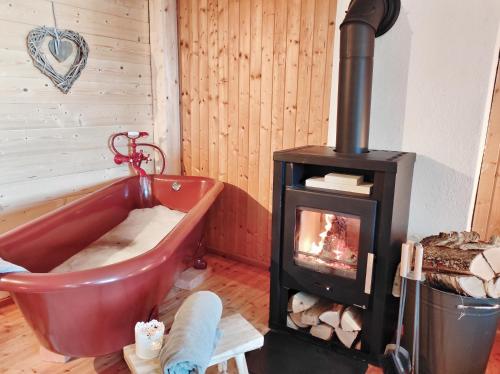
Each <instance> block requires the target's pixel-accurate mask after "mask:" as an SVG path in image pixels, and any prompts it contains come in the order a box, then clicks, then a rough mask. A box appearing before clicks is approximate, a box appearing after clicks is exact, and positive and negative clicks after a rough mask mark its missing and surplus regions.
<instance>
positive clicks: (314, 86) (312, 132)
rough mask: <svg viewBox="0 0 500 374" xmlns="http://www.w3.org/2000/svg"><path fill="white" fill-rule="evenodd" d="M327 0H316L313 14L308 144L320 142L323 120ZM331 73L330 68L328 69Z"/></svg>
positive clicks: (328, 3)
mask: <svg viewBox="0 0 500 374" xmlns="http://www.w3.org/2000/svg"><path fill="white" fill-rule="evenodd" d="M329 5H330V2H329V1H328V0H316V7H315V11H314V12H315V14H314V32H313V34H314V41H313V45H312V71H311V97H310V105H309V118H308V130H307V140H306V142H307V143H308V144H321V142H322V140H323V139H322V132H321V131H317V129H318V128H319V129H321V128H322V121H323V97H324V91H325V87H326V86H325V71H326V65H327V61H326V58H327V56H326V51H327V48H326V43H327V39H328V15H329ZM329 73H330V75H331V70H330V71H329Z"/></svg>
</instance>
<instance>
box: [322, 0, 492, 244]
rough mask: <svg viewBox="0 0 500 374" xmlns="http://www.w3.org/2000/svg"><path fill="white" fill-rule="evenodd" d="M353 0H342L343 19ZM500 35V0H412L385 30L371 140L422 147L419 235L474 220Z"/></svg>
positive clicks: (412, 230) (379, 42)
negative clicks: (393, 23)
mask: <svg viewBox="0 0 500 374" xmlns="http://www.w3.org/2000/svg"><path fill="white" fill-rule="evenodd" d="M348 3H349V1H346V0H341V1H339V5H338V6H339V9H338V11H337V25H340V23H341V22H342V20H343V18H344V14H345V13H344V12H345V9H347V4H348ZM338 34H339V33H337V38H338ZM499 42H500V1H498V0H482V1H480V2H472V1H456V0H419V1H414V0H402V6H401V13H400V16H399V18H398V20H397V23H396V25H395V26H394V27H393V28H392V29H391V30H390V31H389V32H388V33H387V34H385V35H384V36H382V37H380V38H377V39H376V47H375V67H374V77H373V96H372V110H371V128H370V148H372V149H390V150H404V151H411V152H416V153H417V162H416V164H415V173H414V181H413V188H412V199H411V211H410V225H409V234H410V235H417V236H421V235H426V234H431V233H436V232H438V231H444V230H463V229H466V228H468V227H469V226H470V222H471V217H472V210H473V205H474V199H475V190H476V186H477V178H478V175H479V166H480V161H481V157H482V151H483V146H484V137H485V133H486V127H487V121H488V114H489V106H490V103H491V94H492V90H493V83H494V78H495V70H496V65H497V62H498V53H499ZM338 44H339V43H338V40H336V43H335V46H336V47H337V50H338ZM335 61H336V63H337V64H338V54H337V58H336V59H335ZM334 65H335V64H334ZM333 71H334V73H333V74H334V76H333V83H332V104H331V108H330V118H331V119H332V120H331V121H330V128H329V139H328V144H330V145H335V128H336V123H335V122H336V121H335V119H336V101H337V84H336V82H337V80H338V79H337V77H336V75H337V74H336V73H335V72H337V71H338V70H337V69H336V68H334V69H333Z"/></svg>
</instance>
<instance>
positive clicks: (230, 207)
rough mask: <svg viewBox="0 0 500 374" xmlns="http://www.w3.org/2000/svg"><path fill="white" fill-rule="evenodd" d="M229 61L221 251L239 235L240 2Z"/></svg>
mask: <svg viewBox="0 0 500 374" xmlns="http://www.w3.org/2000/svg"><path fill="white" fill-rule="evenodd" d="M228 9H229V12H228V15H229V18H228V34H229V48H228V53H229V59H228V61H229V62H228V77H229V81H228V109H229V113H228V123H227V125H228V147H229V148H228V156H227V159H228V165H227V172H228V174H227V181H228V183H227V184H226V185H225V191H224V194H225V195H226V196H227V201H228V203H227V206H226V207H224V208H225V209H224V210H225V214H226V220H225V225H224V230H225V231H226V237H227V242H226V243H227V244H226V245H225V246H222V247H220V249H221V250H224V249H225V248H229V247H234V246H236V245H237V244H236V243H237V238H238V234H239V230H238V226H237V225H238V221H237V209H238V205H237V198H238V194H237V190H238V153H239V141H238V139H239V138H238V134H239V53H240V47H239V45H240V44H239V43H240V19H239V17H240V3H239V0H229V8H228Z"/></svg>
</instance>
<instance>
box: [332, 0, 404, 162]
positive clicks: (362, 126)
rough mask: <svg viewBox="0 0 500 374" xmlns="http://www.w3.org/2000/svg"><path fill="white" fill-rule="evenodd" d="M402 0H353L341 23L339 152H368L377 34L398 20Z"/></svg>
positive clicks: (338, 118)
mask: <svg viewBox="0 0 500 374" xmlns="http://www.w3.org/2000/svg"><path fill="white" fill-rule="evenodd" d="M400 5H401V4H400V0H352V1H351V3H350V4H349V9H348V10H347V12H346V16H345V18H344V21H343V22H342V24H341V25H340V65H339V86H338V106H337V144H336V149H335V150H336V151H337V152H339V153H363V152H368V136H369V130H370V106H371V95H372V75H373V51H374V47H375V37H377V36H380V35H382V34H384V33H385V32H387V31H388V30H389V29H390V28H391V27H392V26H393V25H394V23H395V22H396V19H397V18H398V15H399V10H400Z"/></svg>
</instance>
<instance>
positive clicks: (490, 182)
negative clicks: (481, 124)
mask: <svg viewBox="0 0 500 374" xmlns="http://www.w3.org/2000/svg"><path fill="white" fill-rule="evenodd" d="M499 207H500V63H499V64H498V68H497V76H496V81H495V88H494V90H493V101H492V103H491V112H490V121H489V125H488V133H487V136H486V146H485V149H484V154H483V162H482V164H481V174H480V177H479V186H478V191H477V197H476V206H475V210H474V219H473V222H472V228H473V229H474V230H475V231H477V232H478V233H479V234H480V235H481V238H483V239H484V240H489V239H490V237H491V236H492V235H500V209H498V208H499Z"/></svg>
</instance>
